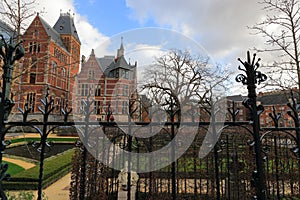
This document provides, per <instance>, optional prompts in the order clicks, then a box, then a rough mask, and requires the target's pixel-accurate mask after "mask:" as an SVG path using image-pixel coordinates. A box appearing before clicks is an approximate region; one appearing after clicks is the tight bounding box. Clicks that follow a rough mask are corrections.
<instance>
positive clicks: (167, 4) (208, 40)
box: [126, 0, 262, 59]
mask: <svg viewBox="0 0 300 200" xmlns="http://www.w3.org/2000/svg"><path fill="white" fill-rule="evenodd" d="M126 3H127V6H128V7H129V8H131V9H132V10H133V12H134V13H133V16H134V17H135V18H136V19H137V20H139V21H140V22H141V23H144V22H145V21H147V20H148V19H150V18H153V19H154V20H155V22H156V23H158V24H159V25H164V26H171V27H172V28H174V29H176V30H178V31H180V32H182V33H183V34H186V35H188V36H191V37H192V38H194V39H196V40H197V42H199V43H200V44H201V45H203V46H204V47H205V48H206V49H207V51H208V52H209V53H210V54H212V55H213V56H214V57H216V59H223V58H224V57H229V56H231V52H232V51H236V52H241V54H240V55H242V56H243V54H244V52H245V51H246V50H248V48H252V47H254V45H257V44H258V43H254V41H257V38H255V37H254V36H251V35H250V34H249V33H250V31H249V29H248V28H247V26H251V25H254V23H255V22H257V21H259V19H260V18H261V13H262V11H261V8H260V5H259V4H258V3H257V2H256V1H241V0H227V1H223V0H214V1H199V0H189V1H181V0H164V1H160V0H152V1H148V0H126ZM240 55H236V56H237V57H239V56H240Z"/></svg>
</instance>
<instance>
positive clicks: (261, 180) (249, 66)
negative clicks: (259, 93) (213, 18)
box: [236, 51, 267, 200]
mask: <svg viewBox="0 0 300 200" xmlns="http://www.w3.org/2000/svg"><path fill="white" fill-rule="evenodd" d="M238 60H239V61H240V62H241V63H242V64H243V66H244V68H242V67H240V66H239V67H238V69H239V70H241V71H244V72H245V74H246V75H244V74H239V75H237V77H236V81H237V82H241V83H243V84H244V85H247V89H248V99H246V100H245V101H243V105H244V106H245V107H246V108H248V109H249V110H250V112H251V115H252V127H253V133H252V135H253V138H254V143H253V144H254V149H255V159H256V170H254V171H253V174H252V177H253V179H252V185H253V186H254V187H255V189H256V195H255V196H254V197H253V198H254V199H259V200H265V199H266V189H265V187H266V186H265V177H264V166H263V158H262V147H261V140H260V132H259V131H260V124H259V115H260V114H261V113H262V112H263V110H264V109H263V106H262V105H260V106H257V100H256V84H260V83H261V82H263V81H265V80H266V79H267V76H266V75H265V74H263V73H261V72H260V71H258V68H259V61H260V58H258V59H257V60H256V54H254V55H253V58H252V60H251V57H250V52H249V51H248V52H247V61H245V62H243V61H242V60H241V59H238Z"/></svg>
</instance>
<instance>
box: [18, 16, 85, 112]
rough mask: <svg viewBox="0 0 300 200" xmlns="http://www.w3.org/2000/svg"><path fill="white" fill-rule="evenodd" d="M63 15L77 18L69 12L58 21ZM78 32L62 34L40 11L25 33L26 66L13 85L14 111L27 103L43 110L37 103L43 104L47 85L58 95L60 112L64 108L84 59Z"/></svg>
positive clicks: (56, 97)
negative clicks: (46, 20) (80, 63)
mask: <svg viewBox="0 0 300 200" xmlns="http://www.w3.org/2000/svg"><path fill="white" fill-rule="evenodd" d="M62 17H64V18H67V19H68V20H70V21H71V22H72V21H73V18H72V16H70V14H69V13H66V14H61V16H60V18H59V19H58V21H57V23H58V22H59V21H60V20H61V18H62ZM73 26H74V24H73ZM60 28H61V29H60V30H63V29H64V28H66V27H60ZM74 28H75V27H74ZM75 30H76V29H75ZM75 34H76V35H74V34H72V33H70V34H60V33H58V32H57V31H56V30H55V29H54V28H52V27H51V26H49V25H48V24H47V22H45V21H44V20H43V19H42V18H41V17H40V16H39V15H37V16H36V17H35V18H34V20H33V21H32V23H31V24H30V26H29V27H28V29H27V30H26V31H25V33H24V35H23V37H22V39H23V41H24V42H23V46H24V48H25V56H24V59H23V63H22V66H21V68H19V69H16V70H17V71H15V72H14V73H15V75H17V76H18V75H19V74H21V76H19V78H17V80H16V84H15V85H14V88H13V93H14V94H15V99H14V100H15V102H16V106H15V109H14V112H18V111H16V108H18V107H20V108H23V107H24V104H25V103H28V105H29V107H31V108H32V112H34V113H36V112H39V111H38V109H37V107H38V106H39V105H41V103H40V99H41V98H43V97H44V96H45V93H46V89H47V87H49V88H50V95H51V98H54V102H55V105H56V107H57V108H56V110H55V112H56V113H59V112H60V108H61V107H63V106H64V105H65V103H66V100H67V99H68V100H71V96H72V95H71V94H70V92H71V91H72V87H73V85H74V81H75V78H74V77H75V76H76V74H77V73H78V70H79V62H80V41H79V39H78V36H77V33H75ZM76 36H77V37H76ZM70 102H72V101H70Z"/></svg>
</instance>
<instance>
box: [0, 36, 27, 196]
mask: <svg viewBox="0 0 300 200" xmlns="http://www.w3.org/2000/svg"><path fill="white" fill-rule="evenodd" d="M21 44H22V42H19V43H17V44H14V42H13V40H12V39H11V40H10V42H9V43H8V42H6V41H5V39H4V37H3V35H0V56H1V58H0V59H1V60H2V61H3V63H4V65H3V66H2V69H3V74H2V91H1V94H0V101H1V102H0V140H1V141H0V174H1V178H0V197H1V199H3V200H6V199H7V198H6V195H5V193H4V191H3V188H2V180H3V179H5V178H7V177H8V175H6V171H7V168H8V166H7V165H6V164H3V163H2V154H3V153H4V150H5V147H6V143H5V142H4V141H5V134H6V131H5V122H6V121H7V119H8V115H9V114H10V112H11V109H12V108H13V106H14V105H15V104H14V102H13V100H12V99H13V96H12V95H11V80H12V73H13V70H14V63H15V61H17V60H19V59H20V58H22V57H23V56H24V48H23V47H22V45H21Z"/></svg>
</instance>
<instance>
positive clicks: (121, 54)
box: [117, 37, 124, 58]
mask: <svg viewBox="0 0 300 200" xmlns="http://www.w3.org/2000/svg"><path fill="white" fill-rule="evenodd" d="M121 56H124V46H123V37H121V45H120V48H119V49H118V52H117V58H120V57H121Z"/></svg>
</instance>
